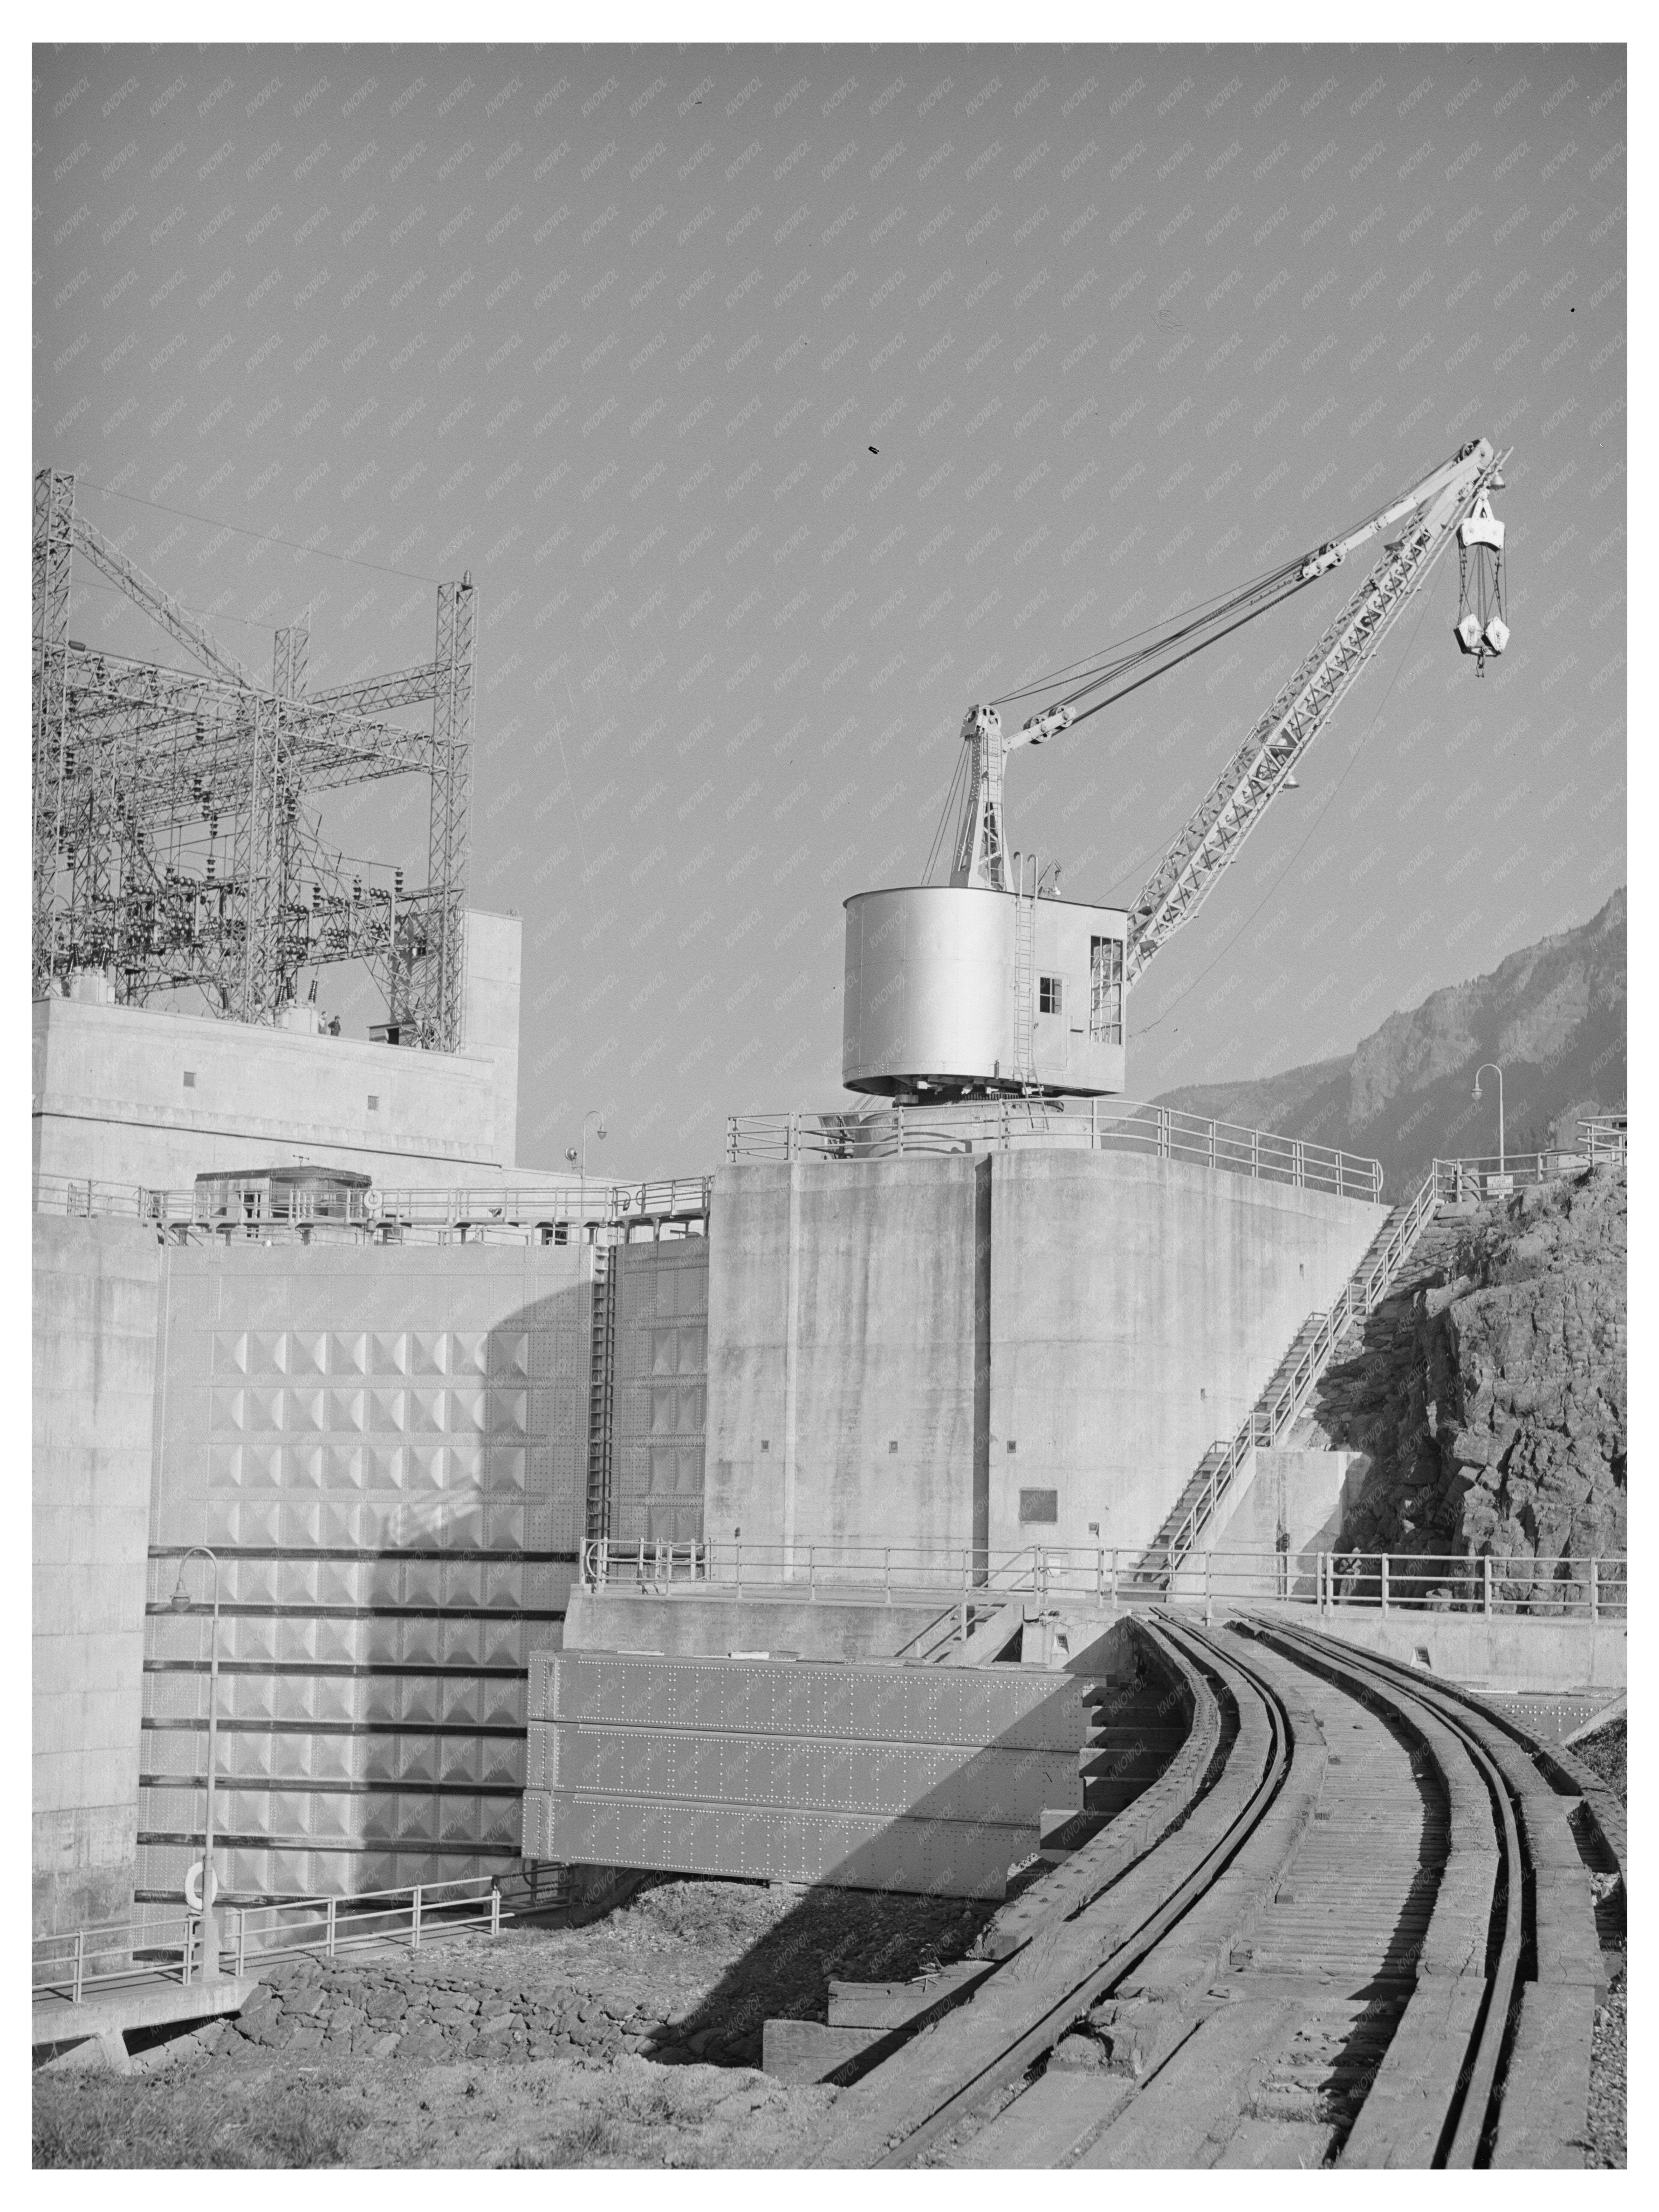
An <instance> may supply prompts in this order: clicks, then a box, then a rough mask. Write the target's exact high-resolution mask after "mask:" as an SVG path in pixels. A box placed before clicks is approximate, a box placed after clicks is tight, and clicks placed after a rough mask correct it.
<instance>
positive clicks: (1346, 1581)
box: [580, 1537, 1629, 1642]
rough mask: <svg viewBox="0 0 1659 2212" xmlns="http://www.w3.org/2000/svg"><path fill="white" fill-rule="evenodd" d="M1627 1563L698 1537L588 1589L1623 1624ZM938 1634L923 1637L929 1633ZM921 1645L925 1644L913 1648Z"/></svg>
mask: <svg viewBox="0 0 1659 2212" xmlns="http://www.w3.org/2000/svg"><path fill="white" fill-rule="evenodd" d="M1628 1566H1629V1562H1628V1559H1626V1556H1625V1555H1623V1554H1622V1553H1621V1554H1618V1555H1608V1556H1606V1557H1603V1556H1601V1554H1596V1555H1594V1556H1582V1557H1581V1556H1577V1555H1572V1556H1569V1557H1565V1558H1562V1559H1548V1558H1536V1557H1534V1556H1533V1555H1532V1554H1531V1553H1516V1554H1513V1555H1511V1554H1507V1553H1506V1554H1503V1555H1500V1556H1498V1557H1482V1556H1476V1555H1474V1554H1470V1553H1375V1552H1370V1553H1359V1552H1331V1551H1318V1552H1316V1551H1315V1550H1312V1549H1308V1550H1304V1551H1300V1552H1294V1551H1285V1552H1280V1551H1276V1550H1273V1551H1270V1550H1265V1549H1264V1550H1254V1551H1253V1550H1249V1549H1240V1550H1237V1551H1231V1550H1229V1551H1199V1550H1196V1549H1194V1550H1190V1551H1188V1553H1185V1554H1178V1553H1176V1549H1175V1547H1173V1546H1159V1547H1154V1550H1153V1551H1152V1553H1150V1554H1149V1553H1147V1552H1146V1549H1145V1548H1144V1547H1139V1546H1124V1547H1110V1546H1106V1545H1046V1544H1045V1545H1027V1546H1026V1547H1024V1548H1023V1549H1022V1550H1019V1551H1017V1552H1009V1553H987V1551H985V1550H984V1549H982V1548H981V1549H980V1550H977V1551H976V1550H975V1548H974V1547H972V1546H971V1545H957V1546H953V1547H922V1546H914V1547H912V1546H904V1545H897V1544H895V1545H880V1544H866V1545H852V1544H817V1543H813V1544H804V1543H803V1544H793V1545H785V1544H751V1543H744V1542H740V1541H732V1542H714V1541H706V1540H704V1539H702V1538H698V1539H696V1540H695V1541H690V1542H684V1543H678V1544H669V1543H666V1542H660V1543H657V1542H647V1541H641V1540H636V1541H634V1542H631V1543H628V1542H623V1541H618V1540H617V1539H615V1538H606V1537H589V1538H588V1539H586V1541H585V1542H584V1543H583V1545H582V1547H581V1559H580V1575H581V1582H582V1587H583V1588H584V1589H587V1590H589V1591H591V1592H595V1593H598V1592H600V1591H604V1590H606V1589H611V1590H619V1591H622V1592H624V1593H625V1594H626V1595H629V1596H630V1597H634V1596H643V1597H653V1598H661V1599H664V1600H666V1601H672V1600H674V1599H676V1598H684V1597H696V1598H708V1599H718V1600H721V1601H726V1600H730V1601H734V1602H737V1601H742V1600H743V1599H744V1598H745V1597H749V1596H752V1595H756V1594H757V1593H759V1592H766V1593H770V1594H782V1595H788V1596H791V1597H793V1598H796V1599H798V1600H800V1601H805V1602H807V1603H811V1602H815V1601H817V1600H818V1599H819V1598H820V1597H822V1596H823V1595H826V1594H834V1595H836V1596H837V1597H844V1596H846V1595H848V1594H849V1593H854V1594H857V1595H860V1596H867V1597H869V1598H871V1599H875V1598H880V1599H881V1600H882V1601H884V1602H893V1603H901V1602H902V1603H906V1604H912V1603H914V1604H925V1605H929V1606H931V1607H933V1613H934V1619H933V1621H932V1622H931V1624H930V1625H931V1626H938V1625H939V1622H941V1621H942V1620H944V1618H945V1613H944V1610H943V1609H942V1608H941V1607H940V1603H939V1601H940V1600H941V1599H942V1598H944V1597H945V1596H951V1597H953V1598H955V1599H957V1600H959V1601H969V1602H973V1601H984V1600H986V1599H988V1598H992V1597H1001V1598H1005V1599H1006V1598H1008V1597H1012V1596H1015V1595H1029V1596H1032V1597H1036V1598H1038V1599H1050V1600H1051V1599H1057V1598H1066V1599H1091V1600H1095V1601H1101V1602H1111V1601H1114V1600H1115V1599H1117V1598H1120V1597H1125V1596H1127V1597H1132V1598H1137V1597H1138V1598H1143V1599H1144V1598H1145V1597H1146V1596H1147V1595H1152V1594H1153V1593H1154V1592H1155V1593H1156V1594H1157V1595H1159V1596H1160V1597H1161V1596H1162V1595H1164V1591H1165V1590H1166V1589H1173V1590H1174V1591H1175V1592H1176V1595H1204V1594H1206V1592H1207V1593H1208V1594H1210V1595H1212V1596H1215V1597H1223V1596H1226V1595H1237V1596H1239V1597H1241V1598H1243V1597H1252V1598H1261V1597H1275V1596H1277V1597H1284V1598H1286V1599H1290V1600H1294V1601H1300V1602H1305V1603H1309V1604H1317V1605H1319V1606H1321V1607H1322V1608H1323V1609H1328V1607H1329V1606H1331V1605H1332V1604H1343V1605H1352V1606H1356V1607H1367V1606H1372V1605H1376V1606H1380V1607H1381V1608H1382V1609H1383V1611H1385V1612H1386V1611H1389V1610H1390V1609H1392V1608H1395V1607H1400V1606H1402V1605H1404V1606H1413V1605H1421V1606H1424V1607H1427V1608H1428V1609H1430V1610H1434V1611H1439V1610H1452V1611H1457V1610H1464V1611H1467V1610H1469V1609H1471V1608H1473V1609H1474V1610H1477V1611H1480V1612H1484V1613H1528V1612H1530V1613H1553V1614H1559V1613H1562V1612H1564V1611H1574V1610H1577V1611H1578V1612H1581V1613H1584V1614H1585V1615H1586V1616H1587V1617H1589V1618H1591V1619H1600V1618H1601V1616H1602V1615H1604V1614H1622V1612H1623V1610H1624V1606H1625V1601H1626V1578H1627V1572H1628ZM922 1633H923V1634H924V1635H925V1634H926V1633H927V1630H926V1629H924V1630H923V1631H922ZM912 1641H913V1642H914V1641H915V1638H913V1639H912Z"/></svg>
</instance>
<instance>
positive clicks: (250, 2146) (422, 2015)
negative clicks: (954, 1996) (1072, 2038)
mask: <svg viewBox="0 0 1659 2212" xmlns="http://www.w3.org/2000/svg"><path fill="white" fill-rule="evenodd" d="M993 1910H994V1908H993V1907H992V1906H991V1905H963V1904H962V1903H961V1902H960V1901H959V1900H957V1899H928V1898H921V1897H911V1896H899V1895H896V1894H893V1893H887V1892H878V1891H867V1890H829V1889H822V1890H806V1889H802V1888H797V1887H793V1886H790V1885H784V1884H775V1885H771V1886H769V1885H767V1884H765V1883H752V1882H730V1881H654V1882H653V1883H652V1884H651V1885H650V1886H649V1887H643V1888H641V1890H640V1891H639V1892H638V1893H635V1896H634V1897H633V1898H632V1899H630V1900H629V1903H628V1904H626V1905H623V1907H621V1908H620V1909H619V1910H617V1911H614V1912H612V1913H611V1914H609V1915H608V1916H607V1917H605V1918H603V1919H601V1920H599V1921H596V1922H594V1923H592V1924H591V1925H589V1926H587V1927H586V1928H581V1929H571V1928H514V1929H508V1930H507V1932H505V1933H504V1934H503V1935H502V1936H500V1937H498V1938H495V1939H494V1940H493V1941H492V1940H491V1939H490V1938H489V1937H488V1936H458V1937H454V1938H449V1939H446V1940H444V1941H442V1942H437V1943H435V1944H433V1945H432V1946H431V1947H430V1948H427V1949H425V1950H422V1952H421V1953H420V1954H410V1953H407V1952H392V1951H387V1952H383V1953H379V1954H369V1955H361V1954H359V1955H356V1956H351V1957H346V1958H341V1959H338V1960H334V1961H332V1962H330V1961H326V1960H320V1959H317V1958H313V1957H310V1956H306V1957H301V1958H298V1959H295V1960H292V1961H288V1962H285V1963H284V1964H283V1966H280V1967H278V1968H276V1969H275V1970H274V1971H273V1972H271V1973H270V1975H268V1976H267V1977H266V1978H265V1979H264V1982H263V1983H262V1984H261V1987H260V1989H259V1990H258V1993H257V1995H256V1996H255V1998H254V1999H253V2001H252V2002H250V2003H249V2004H248V2005H247V2006H246V2008H244V2010H243V2012H242V2013H241V2015H240V2016H239V2017H238V2018H237V2019H236V2020H235V2021H224V2022H219V2023H214V2024H211V2025H210V2026H209V2027H206V2028H204V2030H202V2031H201V2032H200V2033H197V2034H194V2035H191V2036H185V2037H181V2038H175V2039H173V2040H172V2041H171V2042H169V2043H167V2044H165V2045H156V2046H155V2048H154V2049H153V2051H150V2052H148V2053H137V2054H136V2056H135V2063H136V2064H137V2066H138V2067H139V2068H140V2069H143V2070H140V2071H139V2072H137V2073H136V2074H134V2075H129V2076H126V2077H121V2076H118V2075H106V2074H101V2073H93V2072H81V2073H76V2072H69V2071H58V2070H57V2069H52V2070H51V2071H42V2072H38V2073H37V2074H36V2075H35V2076H34V2123H35V2144H34V2150H35V2158H34V2162H35V2164H36V2165H52V2166H243V2165H246V2166H475V2165H476V2166H500V2165H551V2166H561V2165H562V2166H771V2165H799V2164H800V2163H801V2162H802V2161H803V2160H804V2159H805V2156H806V2155H807V2154H808V2151H809V2149H810V2147H811V2143H812V2142H813V2141H814V2140H815V2139H816V2136H817V2133H818V2130H820V2128H821V2126H822V2124H823V2120H824V2118H825V2115H826V2114H827V2113H828V2111H829V2107H830V2106H832V2105H833V2103H834V2101H835V2097H836V2092H834V2091H833V2090H829V2089H822V2088H818V2087H811V2086H806V2087H798V2086H791V2087H786V2086H784V2085H782V2084H781V2083H779V2082H777V2081H773V2080H771V2079H770V2078H769V2077H768V2076H766V2075H762V2074H760V2073H758V2072H757V2071H756V2070H755V2069H756V2068H757V2065H758V2061H759V2058H760V2043H761V2025H762V2022H763V2021H765V2020H766V2019H768V2018H772V2017H776V2018H783V2019H797V2020H817V2021H822V2020H823V2019H824V2018H825V2017H826V2013H827V1996H828V1990H827V1984H828V1982H829V1978H830V1977H831V1976H832V1975H833V1976H836V1978H845V1979H848V1980H858V1981H875V1980H899V1979H903V1978H909V1977H910V1976H913V1975H915V1974H916V1973H919V1972H921V1971H922V1970H923V1969H924V1968H926V1967H927V1966H932V1965H936V1964H938V1965H942V1964H947V1963H949V1962H950V1961H951V1960H954V1959H957V1958H960V1957H961V1956H962V1955H963V1953H964V1952H965V1951H966V1950H967V1949H968V1948H969V1945H970V1944H971V1943H972V1942H973V1941H974V1939H975V1936H977V1935H978V1933H979V1930H980V1929H981V1927H982V1926H983V1925H984V1923H985V1922H986V1921H987V1919H988V1918H989V1917H990V1915H991V1912H992V1911H993ZM204 2088H206V2089H208V2090H209V2091H210V2095H209V2096H208V2097H206V2098H204V2097H203V2095H202V2091H203V2090H204ZM204 2112H208V2113H211V2114H212V2115H213V2116H214V2117H213V2119H212V2121H211V2123H209V2122H207V2121H205V2120H204V2118H203V2114H204Z"/></svg>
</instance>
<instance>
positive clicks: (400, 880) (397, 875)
mask: <svg viewBox="0 0 1659 2212" xmlns="http://www.w3.org/2000/svg"><path fill="white" fill-rule="evenodd" d="M403 895H404V872H403V870H402V869H401V868H394V869H393V870H392V897H393V898H401V897H402V896H403Z"/></svg>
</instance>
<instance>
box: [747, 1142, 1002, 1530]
mask: <svg viewBox="0 0 1659 2212" xmlns="http://www.w3.org/2000/svg"><path fill="white" fill-rule="evenodd" d="M984 1172H985V1170H984V1167H983V1163H976V1162H975V1160H973V1159H972V1158H965V1157H964V1158H902V1159H896V1160H884V1161H871V1162H822V1163H820V1162H798V1163H796V1164H793V1166H770V1165H763V1166H753V1167H726V1168H722V1169H720V1170H719V1171H718V1173H717V1174H716V1176H715V1179H714V1199H713V1205H712V1211H711V1217H710V1225H709V1248H708V1249H709V1280H708V1431H707V1470H708V1471H707V1477H706V1480H707V1498H706V1510H705V1515H704V1525H705V1530H706V1533H707V1534H708V1536H709V1537H711V1538H714V1539H717V1540H720V1541H730V1540H731V1539H732V1536H733V1535H734V1534H735V1533H736V1532H737V1531H738V1529H741V1530H742V1538H743V1541H744V1544H745V1545H749V1544H766V1545H776V1546H780V1547H788V1546H793V1547H797V1548H798V1549H800V1550H801V1551H802V1552H803V1553H804V1549H805V1546H806V1545H808V1544H813V1543H816V1544H844V1545H874V1546H880V1545H887V1544H897V1545H920V1546H924V1547H930V1548H937V1547H947V1546H949V1547H958V1548H960V1547H965V1546H969V1545H971V1544H972V1542H973V1540H974V1526H973V1499H974V1466H975V1449H974V1443H975V1427H974V1407H975V1390H974V1376H975V1285H976V1280H977V1279H978V1274H979V1271H978V1270H977V1269H976V1266H975V1220H976V1195H977V1188H978V1182H979V1179H980V1177H981V1176H982V1175H983V1173H984Z"/></svg>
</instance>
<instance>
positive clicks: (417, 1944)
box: [412, 1881, 421, 1951]
mask: <svg viewBox="0 0 1659 2212" xmlns="http://www.w3.org/2000/svg"><path fill="white" fill-rule="evenodd" d="M414 1900H415V1911H414V1916H413V1919H414V1926H413V1931H412V1932H413V1935H414V1938H415V1941H414V1945H413V1948H414V1949H416V1951H418V1950H419V1949H420V1948H421V1885H420V1883H419V1882H418V1881H417V1882H416V1885H415V1889H414Z"/></svg>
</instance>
